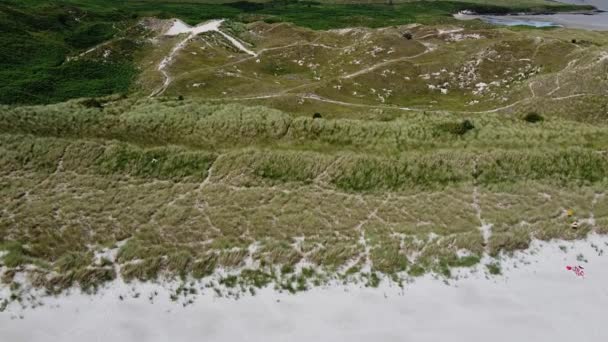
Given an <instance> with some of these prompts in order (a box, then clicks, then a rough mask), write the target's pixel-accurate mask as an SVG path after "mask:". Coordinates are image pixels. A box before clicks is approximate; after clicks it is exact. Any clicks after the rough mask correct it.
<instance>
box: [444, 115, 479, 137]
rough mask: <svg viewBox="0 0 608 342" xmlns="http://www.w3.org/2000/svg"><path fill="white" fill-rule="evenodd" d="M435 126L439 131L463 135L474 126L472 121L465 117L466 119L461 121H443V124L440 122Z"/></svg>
mask: <svg viewBox="0 0 608 342" xmlns="http://www.w3.org/2000/svg"><path fill="white" fill-rule="evenodd" d="M437 128H438V129H439V130H440V131H443V132H447V133H451V134H454V135H464V134H466V133H467V132H468V131H470V130H472V129H473V128H475V126H474V125H473V123H472V122H471V121H469V120H468V119H467V120H463V121H461V122H448V123H443V124H440V125H439V126H438V127H437Z"/></svg>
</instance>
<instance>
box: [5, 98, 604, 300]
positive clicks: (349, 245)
mask: <svg viewBox="0 0 608 342" xmlns="http://www.w3.org/2000/svg"><path fill="white" fill-rule="evenodd" d="M87 105H88V103H87V102H82V101H81V100H78V101H71V102H67V103H62V104H57V105H50V106H32V107H15V108H10V107H3V108H2V109H1V110H0V132H1V134H0V141H1V143H0V161H1V163H0V164H1V165H2V167H1V168H0V199H1V200H2V208H3V211H2V215H0V236H2V240H1V242H0V250H2V251H3V252H2V258H1V260H2V265H3V267H2V270H3V272H2V273H3V274H2V281H3V283H4V286H13V287H15V291H16V292H17V293H18V292H19V290H18V289H19V286H17V285H11V284H13V283H14V282H15V279H17V278H15V277H16V276H17V274H20V273H23V272H25V273H26V274H27V276H28V277H29V279H30V281H31V282H32V283H33V284H34V286H35V287H39V288H43V289H46V291H48V292H49V293H60V292H62V291H64V290H65V289H67V288H70V287H72V286H79V287H81V288H82V289H83V290H85V291H94V290H95V288H97V287H98V286H100V285H101V284H103V283H105V282H107V281H111V280H113V279H115V278H116V277H117V276H118V275H119V274H120V276H121V277H122V278H123V279H125V280H127V281H128V280H135V279H137V280H142V281H150V280H154V279H157V278H158V277H167V278H169V279H171V278H182V279H186V278H188V277H194V278H203V277H205V276H208V275H211V274H213V273H214V272H215V270H217V269H228V270H237V271H238V272H237V273H234V274H229V275H227V276H226V277H224V278H222V279H221V280H220V283H222V284H225V285H227V286H229V287H231V286H236V284H258V285H259V286H265V284H269V283H270V282H279V284H280V285H279V286H280V287H282V288H283V289H284V290H287V291H290V292H291V291H294V292H297V291H300V290H304V289H307V288H309V286H310V284H323V283H324V282H325V281H327V280H328V279H335V278H334V277H343V278H344V279H348V278H349V277H351V276H352V277H357V278H358V277H363V279H366V281H367V282H368V283H369V285H370V286H375V284H377V283H378V281H379V279H380V275H383V276H382V277H387V278H389V279H392V280H393V281H394V282H396V283H400V282H402V281H404V280H405V279H407V277H416V276H419V275H422V274H425V273H428V272H432V273H435V274H439V275H441V276H443V277H446V278H447V279H449V278H450V277H451V274H452V273H451V269H452V268H454V267H468V266H474V265H476V264H479V263H480V262H482V260H484V261H483V262H484V264H488V265H494V264H495V262H498V261H499V260H500V258H501V256H503V255H508V254H509V253H512V252H513V251H517V250H522V249H526V248H527V247H528V246H529V244H530V242H531V241H532V239H541V240H551V239H568V240H571V239H581V238H584V237H585V236H587V234H589V233H591V232H594V233H598V234H605V233H606V232H608V225H607V224H608V196H606V194H605V193H604V190H605V187H606V180H607V179H608V171H607V170H608V159H607V158H606V155H605V153H604V152H602V151H604V150H605V141H606V138H602V136H603V135H604V134H605V132H606V131H608V130H606V129H605V128H604V126H603V124H595V125H588V124H585V123H576V122H565V121H564V120H562V119H551V118H547V119H545V120H543V121H542V122H541V123H539V120H537V118H534V120H532V119H526V118H521V119H516V120H512V119H505V118H503V117H500V116H499V115H490V114H487V115H483V116H482V115H479V116H476V117H469V118H468V123H465V124H463V123H462V121H460V119H454V118H450V117H445V116H444V117H421V118H420V119H419V120H414V119H413V118H410V119H408V120H407V121H405V122H403V124H402V123H400V122H399V121H394V122H386V123H381V124H380V123H369V126H367V125H368V124H366V123H365V122H356V121H353V120H325V119H318V118H317V119H313V118H291V117H290V116H288V115H286V114H284V113H281V112H279V111H276V110H269V109H268V108H263V107H245V106H239V105H208V104H204V103H200V102H192V101H183V100H169V99H163V98H161V99H147V100H136V101H133V100H130V99H119V98H110V99H107V100H106V101H105V102H104V103H103V106H102V108H97V107H96V106H93V107H91V108H88V107H87ZM539 125H540V126H539ZM366 126H367V127H366ZM548 132H552V133H551V134H548ZM397 137H400V138H397ZM574 137H576V138H574ZM395 139H397V140H395ZM429 139H431V140H429ZM572 139H578V140H579V143H578V144H577V146H578V147H574V146H573V145H572ZM399 141H402V143H399ZM429 142H432V144H430V145H429ZM529 146H534V148H529ZM570 210H572V211H573V212H574V214H569V212H570ZM574 221H577V222H578V223H579V225H578V227H577V229H573V228H572V227H571V224H572V223H573V222H574ZM488 258H489V259H488ZM488 267H490V270H491V272H493V273H499V271H497V270H498V268H497V267H498V266H488ZM492 270H493V271H492ZM404 276H405V278H404ZM358 279H360V278H358ZM15 298H18V297H15Z"/></svg>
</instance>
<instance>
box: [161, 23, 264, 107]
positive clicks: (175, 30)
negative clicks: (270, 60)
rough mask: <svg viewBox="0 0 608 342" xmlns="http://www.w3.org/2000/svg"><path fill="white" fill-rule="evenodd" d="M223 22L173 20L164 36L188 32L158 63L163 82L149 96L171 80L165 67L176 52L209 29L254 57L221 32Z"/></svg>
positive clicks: (162, 89)
mask: <svg viewBox="0 0 608 342" xmlns="http://www.w3.org/2000/svg"><path fill="white" fill-rule="evenodd" d="M223 22H224V20H210V21H207V22H205V23H202V24H199V25H196V26H189V25H188V24H186V23H184V22H183V21H181V20H178V19H176V20H174V22H173V25H172V26H171V27H170V28H169V30H167V32H165V34H164V35H165V36H177V35H179V34H184V33H188V36H187V37H186V38H185V39H183V40H182V41H180V42H179V43H178V44H176V45H175V46H174V47H173V49H172V50H171V52H170V53H169V55H167V56H166V57H165V58H163V59H162V60H161V61H160V63H159V64H158V71H159V72H160V73H161V74H162V75H163V84H162V85H161V86H160V87H159V88H157V89H155V90H154V91H153V92H152V93H151V94H150V97H154V96H157V95H160V94H162V93H163V92H164V91H165V90H166V89H167V88H168V87H169V85H170V84H171V82H172V80H173V79H172V77H171V75H169V72H168V71H167V67H168V66H169V65H170V64H171V63H172V62H173V59H174V58H175V56H176V55H177V53H178V52H179V51H180V50H182V49H183V48H184V47H185V46H186V45H187V44H188V42H189V41H190V40H192V38H194V37H195V36H197V35H198V34H201V33H204V32H210V31H214V32H218V33H219V34H221V35H222V36H223V37H224V38H226V39H227V40H228V41H229V42H230V43H231V44H232V45H234V46H235V47H237V48H238V49H239V50H241V51H243V52H245V53H247V54H249V55H251V56H253V57H256V56H257V54H256V53H255V52H253V51H251V50H249V49H247V48H246V47H245V46H244V45H243V44H242V43H241V42H239V41H238V40H236V39H235V38H233V37H232V36H230V35H228V34H226V33H224V32H222V31H221V30H220V26H221V25H222V23H223Z"/></svg>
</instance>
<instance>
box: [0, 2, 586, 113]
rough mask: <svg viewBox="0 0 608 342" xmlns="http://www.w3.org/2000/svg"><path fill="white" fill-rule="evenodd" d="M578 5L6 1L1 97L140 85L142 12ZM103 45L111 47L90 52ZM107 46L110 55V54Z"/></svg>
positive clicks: (250, 14)
mask: <svg viewBox="0 0 608 342" xmlns="http://www.w3.org/2000/svg"><path fill="white" fill-rule="evenodd" d="M503 5H504V6H503ZM572 8H578V7H572V6H569V5H555V4H551V3H548V2H547V3H540V2H534V3H532V4H531V5H530V6H528V5H526V4H523V3H521V4H520V3H513V4H511V3H508V2H506V3H504V4H502V5H501V6H494V5H487V4H480V3H463V2H449V1H432V2H426V1H421V2H411V3H410V2H407V3H403V4H398V5H394V6H386V5H373V4H372V5H355V4H320V3H317V2H298V1H272V2H268V3H250V2H232V3H221V2H214V1H211V3H202V2H191V1H119V0H110V1H103V2H101V3H100V2H99V1H94V0H58V1H53V2H50V3H49V2H40V1H34V0H18V1H17V0H7V1H4V2H3V3H2V4H0V32H1V33H2V34H0V79H2V80H3V82H2V85H0V101H1V102H2V103H54V102H60V101H64V100H67V99H71V98H78V97H94V96H102V95H108V94H113V93H125V92H128V91H131V90H133V81H134V79H135V78H136V75H137V73H138V69H140V68H139V67H138V65H137V62H138V58H139V57H138V56H137V55H138V53H139V52H141V51H142V50H143V49H144V48H145V46H146V44H147V43H145V39H142V38H145V36H146V32H144V31H142V27H141V26H139V25H137V22H138V20H140V18H143V17H156V18H173V17H177V18H181V19H184V20H185V21H187V22H189V23H191V24H196V23H199V22H201V21H204V20H207V19H216V18H226V19H233V20H236V21H243V22H252V21H257V20H265V21H266V22H277V21H285V22H292V23H295V24H297V25H299V26H303V27H310V28H313V29H329V28H340V27H352V26H368V27H381V26H390V25H400V24H407V23H413V22H421V23H438V22H450V21H452V19H451V18H450V17H449V15H450V14H451V13H455V12H457V11H459V10H462V9H473V10H476V11H478V12H488V11H489V12H496V13H505V12H510V11H515V12H521V11H538V10H542V11H558V10H570V9H572ZM581 8H582V7H581ZM327 18H332V19H331V20H327ZM102 43H103V44H107V45H106V46H105V47H107V49H96V50H94V51H92V52H91V51H89V50H88V49H90V48H93V47H95V46H98V45H99V44H102ZM98 50H99V51H98ZM104 51H110V52H111V53H110V54H109V55H107V54H106V55H104Z"/></svg>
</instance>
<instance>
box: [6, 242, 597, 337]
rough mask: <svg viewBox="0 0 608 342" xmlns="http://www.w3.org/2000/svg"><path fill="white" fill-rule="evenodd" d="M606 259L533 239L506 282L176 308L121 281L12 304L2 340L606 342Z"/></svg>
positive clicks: (333, 289) (590, 250)
mask: <svg viewBox="0 0 608 342" xmlns="http://www.w3.org/2000/svg"><path fill="white" fill-rule="evenodd" d="M604 250H606V251H608V238H607V237H599V236H591V237H590V238H589V239H587V240H586V241H578V242H574V243H573V242H552V243H539V242H535V243H534V244H533V246H532V248H531V250H529V251H528V252H527V253H516V254H515V256H514V257H513V258H511V259H508V260H505V261H504V262H503V273H504V276H497V277H492V278H489V279H488V278H487V274H486V272H485V270H484V269H483V268H479V269H478V270H477V271H476V272H474V273H473V274H469V276H468V277H467V278H461V279H460V280H457V281H452V280H450V281H449V283H450V284H449V285H445V284H444V283H443V282H442V281H441V280H437V279H433V278H432V277H431V276H428V277H424V278H421V279H418V280H417V281H416V282H414V283H412V284H409V285H406V286H405V288H404V289H400V288H398V287H397V286H394V285H393V286H389V285H381V286H380V287H379V288H376V289H373V288H361V287H358V286H354V285H353V286H349V287H343V286H341V285H335V286H330V287H326V288H316V289H312V290H310V291H308V292H304V293H300V294H297V295H289V294H285V293H283V294H278V293H276V292H275V291H274V290H272V289H270V288H268V289H265V290H262V291H259V292H258V293H257V294H256V295H255V296H251V295H246V296H244V297H242V298H241V299H239V300H234V299H228V298H218V297H217V296H215V295H214V293H213V291H212V290H211V289H205V290H203V294H201V295H198V297H197V299H195V301H194V303H193V304H191V305H187V306H185V307H183V306H182V305H181V304H180V301H181V300H178V302H177V303H176V302H172V301H171V300H170V299H169V298H168V297H169V295H168V290H166V288H165V287H162V286H159V285H154V284H139V285H137V286H135V285H126V284H122V283H115V284H114V285H112V286H111V287H108V288H106V289H104V290H102V291H100V294H98V295H96V296H93V297H88V296H84V295H80V294H75V295H71V296H61V297H59V298H52V299H45V300H44V303H45V304H44V306H42V307H38V308H36V309H34V310H31V309H26V310H22V309H21V308H19V307H14V306H9V308H8V309H7V311H6V312H4V313H2V314H0V339H1V340H5V341H13V342H17V341H45V342H46V341H62V342H66V341H79V342H80V341H88V340H92V341H95V340H101V341H116V342H124V341H148V342H149V341H168V340H175V341H239V340H245V341H332V342H333V341H346V340H348V341H364V340H365V341H371V340H377V341H417V342H419V341H442V340H445V339H449V341H451V342H454V341H467V342H470V341H480V340H491V341H505V342H507V341H509V342H511V341H552V342H559V341H573V340H578V341H586V342H593V341H598V342H599V341H602V342H603V341H605V338H606V336H608V327H607V326H606V324H605V314H606V307H608V285H607V284H608V256H606V255H604V252H603V251H604ZM584 260H586V261H584ZM577 264H580V265H583V266H584V267H585V271H586V272H587V274H586V277H585V278H584V279H583V278H580V277H577V276H576V275H574V274H573V273H572V272H569V271H567V270H566V269H565V266H566V265H577ZM383 284H386V283H383ZM155 291H156V292H157V295H153V293H154V292H155ZM134 293H139V294H141V296H139V298H134V296H135V295H134ZM151 294H152V295H151ZM119 295H123V296H124V299H123V300H122V301H121V300H119V299H118V296H119ZM148 297H151V298H152V299H149V298H148ZM152 302H153V304H152ZM19 315H23V318H19Z"/></svg>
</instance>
